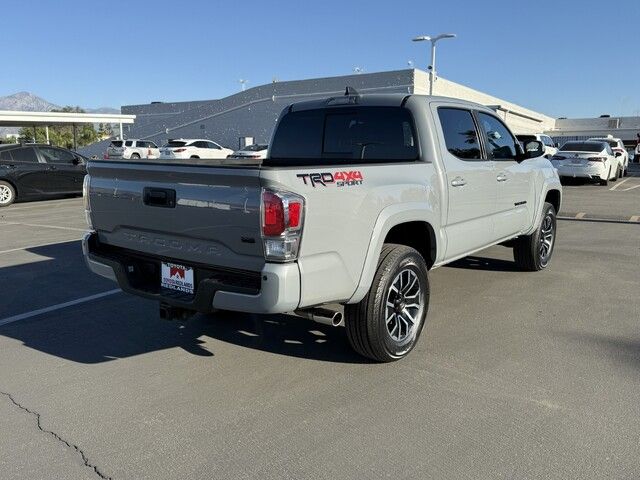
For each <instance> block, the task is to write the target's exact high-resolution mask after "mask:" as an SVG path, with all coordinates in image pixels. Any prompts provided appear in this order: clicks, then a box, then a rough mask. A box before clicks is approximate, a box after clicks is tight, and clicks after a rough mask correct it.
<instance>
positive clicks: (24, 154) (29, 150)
mask: <svg viewBox="0 0 640 480" xmlns="http://www.w3.org/2000/svg"><path fill="white" fill-rule="evenodd" d="M11 156H12V157H13V159H14V160H15V161H16V162H27V163H38V156H37V155H36V151H35V149H34V148H33V147H24V148H16V149H15V150H12V151H11Z"/></svg>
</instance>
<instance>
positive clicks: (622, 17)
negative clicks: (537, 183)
mask: <svg viewBox="0 0 640 480" xmlns="http://www.w3.org/2000/svg"><path fill="white" fill-rule="evenodd" d="M2 6H3V8H2V11H3V14H2V17H3V21H2V27H0V45H2V47H3V48H2V60H0V72H1V74H0V95H7V94H11V93H15V92H17V91H22V90H26V91H30V92H32V93H35V94H37V95H40V96H42V97H44V98H46V99H47V100H49V101H51V102H54V103H57V104H61V105H65V104H73V105H76V104H78V105H82V106H86V107H100V106H115V107H119V106H120V105H126V104H132V103H146V102H150V101H153V100H163V101H171V100H195V99H211V98H217V97H221V96H226V95H228V94H230V93H233V92H236V91H238V90H239V89H240V85H239V83H238V79H240V78H246V79H248V80H249V84H248V86H257V85H260V84H263V83H268V82H270V81H271V79H272V78H273V77H277V78H278V79H281V80H291V79H300V78H312V77H317V76H333V75H344V74H349V73H351V72H352V70H353V68H354V66H360V67H363V68H364V69H365V71H366V72H376V71H383V70H393V69H401V68H406V67H407V61H408V60H413V61H414V62H415V65H416V66H417V67H419V68H422V69H425V68H426V66H427V64H428V51H427V45H426V44H425V43H413V42H411V41H410V39H411V38H412V37H413V36H416V35H420V34H434V33H439V32H455V33H457V34H458V38H457V39H454V40H446V41H443V42H441V43H440V44H439V46H438V64H437V66H438V71H439V73H440V74H441V75H442V76H443V77H447V78H448V79H450V80H453V81H456V82H460V83H463V84H466V85H468V86H470V87H473V88H476V89H478V90H482V91H485V92H487V93H491V94H494V95H496V96H498V97H501V98H504V99H507V100H512V101H514V102H516V103H519V104H521V105H524V106H527V107H530V108H533V109H535V110H538V111H541V112H544V113H547V114H549V115H552V116H568V117H581V116H597V115H600V114H602V113H609V114H612V115H640V1H639V0H610V1H608V2H602V1H589V0H566V1H561V0H555V1H547V0H542V1H536V2H532V1H516V0H512V1H507V0H485V1H482V2H478V1H469V0H459V1H443V0H440V1H429V0H422V1H403V0H395V1H393V2H391V1H389V0H386V1H381V0H371V1H358V2H349V1H334V0H318V1H313V2H307V1H303V0H300V1H278V0H266V1H254V0H244V1H228V2H218V1H189V0H183V1H180V2H177V1H175V0H174V1H164V0H158V1H153V2H151V1H133V0H130V1H126V2H121V1H117V0H111V1H109V2H92V1H86V0H84V1H81V2H80V1H71V0H57V1H24V0H21V1H15V0H4V1H3V2H2Z"/></svg>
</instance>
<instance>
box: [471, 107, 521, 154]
mask: <svg viewBox="0 0 640 480" xmlns="http://www.w3.org/2000/svg"><path fill="white" fill-rule="evenodd" d="M478 118H479V120H480V124H481V125H482V128H483V130H484V133H485V141H486V143H487V153H488V155H489V157H490V158H493V159H494V160H514V159H515V158H516V156H517V154H518V151H517V150H516V142H515V140H514V138H513V136H512V135H511V132H509V129H507V127H506V126H505V124H504V123H502V122H501V121H500V120H498V119H497V118H496V117H494V116H493V115H489V114H487V113H483V112H480V113H479V114H478Z"/></svg>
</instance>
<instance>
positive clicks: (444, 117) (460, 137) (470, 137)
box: [438, 108, 481, 160]
mask: <svg viewBox="0 0 640 480" xmlns="http://www.w3.org/2000/svg"><path fill="white" fill-rule="evenodd" d="M438 117H439V118H440V125H441V126H442V133H443V134H444V141H445V143H446V145H447V150H448V151H449V153H451V154H452V155H455V156H456V157H458V158H461V159H463V160H480V159H481V154H480V142H479V141H478V131H477V130H476V124H475V122H474V121H473V117H472V116H471V112H470V111H469V110H463V109H460V108H438Z"/></svg>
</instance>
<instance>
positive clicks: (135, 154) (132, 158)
mask: <svg viewBox="0 0 640 480" xmlns="http://www.w3.org/2000/svg"><path fill="white" fill-rule="evenodd" d="M139 158H140V155H139V154H137V153H132V154H131V160H138V159H139Z"/></svg>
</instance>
